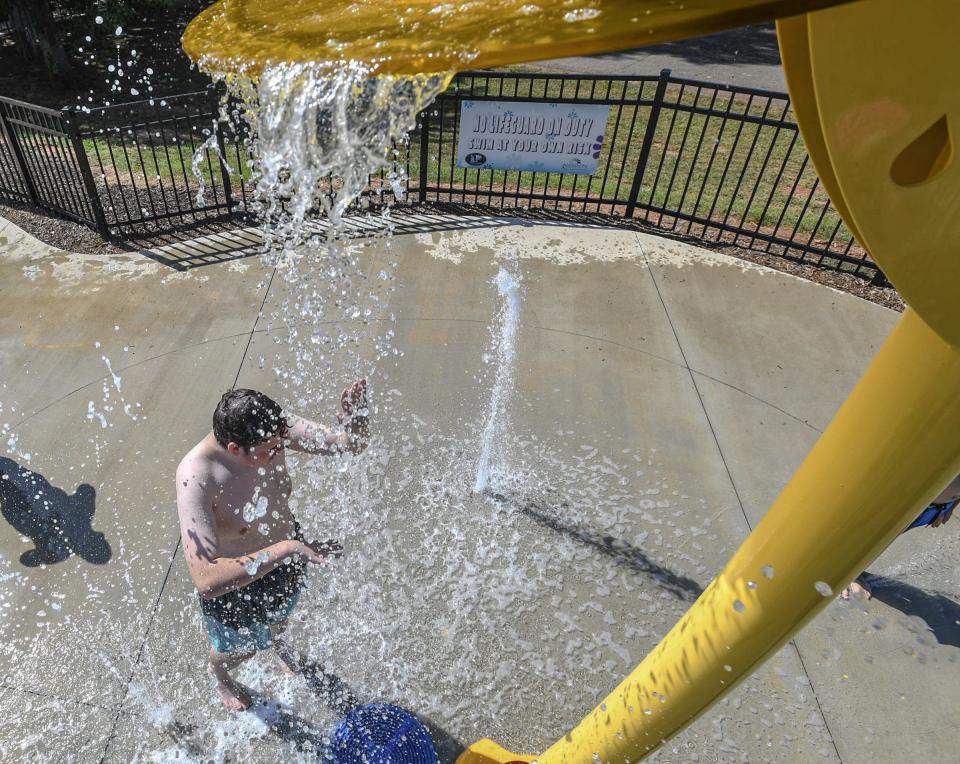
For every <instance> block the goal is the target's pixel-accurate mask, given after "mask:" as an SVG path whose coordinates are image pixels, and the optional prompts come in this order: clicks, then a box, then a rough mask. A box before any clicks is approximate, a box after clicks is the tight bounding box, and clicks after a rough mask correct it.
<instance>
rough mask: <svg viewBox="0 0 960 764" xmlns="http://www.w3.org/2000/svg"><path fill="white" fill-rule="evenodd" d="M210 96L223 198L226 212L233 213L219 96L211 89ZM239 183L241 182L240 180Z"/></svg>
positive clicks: (231, 189)
mask: <svg viewBox="0 0 960 764" xmlns="http://www.w3.org/2000/svg"><path fill="white" fill-rule="evenodd" d="M210 95H211V97H212V98H213V125H214V130H215V131H216V136H217V154H219V159H220V179H221V180H222V181H223V196H224V199H226V201H227V211H228V212H233V186H232V185H231V184H230V172H229V171H228V170H227V146H226V144H225V143H224V141H223V126H222V125H221V124H220V96H219V95H218V94H217V91H216V90H214V89H213V88H210ZM241 178H242V171H241ZM240 182H241V183H242V182H243V181H242V179H241V181H240Z"/></svg>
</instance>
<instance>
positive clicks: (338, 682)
mask: <svg viewBox="0 0 960 764" xmlns="http://www.w3.org/2000/svg"><path fill="white" fill-rule="evenodd" d="M303 675H304V678H305V679H306V681H307V685H308V686H309V687H310V690H311V691H312V692H313V694H314V695H316V696H317V698H318V699H319V700H320V701H321V702H322V703H324V704H325V705H326V706H327V707H328V708H329V709H330V710H332V711H334V712H336V713H338V714H340V716H346V715H347V714H348V713H350V711H352V710H353V709H354V708H356V707H357V706H359V705H361V704H362V703H366V702H373V701H360V700H358V699H357V696H356V695H355V694H354V693H353V690H351V689H350V688H349V687H348V686H347V685H346V683H344V681H343V680H342V679H340V677H338V676H337V675H336V674H333V673H332V672H330V671H327V670H326V669H325V668H324V667H323V666H321V665H320V664H318V663H308V664H307V665H306V667H305V668H304V671H303ZM381 700H382V699H378V702H380V701H381ZM407 710H408V711H410V709H407ZM410 713H413V714H414V716H416V717H417V719H419V720H420V722H421V723H422V724H423V726H424V727H426V728H427V729H428V730H429V731H430V736H431V737H432V738H433V743H434V747H435V748H436V750H437V756H438V757H439V759H440V761H441V762H442V763H444V764H445V763H446V762H450V763H451V764H452V763H453V762H455V761H456V759H457V757H458V756H459V755H460V754H461V753H463V751H464V750H465V747H464V745H463V744H462V743H461V742H460V741H459V740H457V739H456V738H455V737H453V736H452V735H450V734H449V733H448V732H447V731H446V730H445V729H444V728H443V727H441V726H440V725H439V724H437V723H436V722H435V721H433V720H432V719H430V718H428V717H426V716H423V715H421V714H417V713H414V712H413V711H410ZM285 729H286V727H283V728H280V729H278V730H276V731H277V733H278V734H283V732H284V730H285ZM291 739H292V740H293V742H295V743H296V742H297V741H296V739H295V738H291Z"/></svg>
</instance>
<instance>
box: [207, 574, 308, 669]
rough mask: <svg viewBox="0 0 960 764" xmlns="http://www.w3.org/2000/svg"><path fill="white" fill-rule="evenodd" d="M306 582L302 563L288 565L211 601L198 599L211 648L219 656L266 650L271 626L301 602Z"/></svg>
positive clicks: (269, 640) (271, 640)
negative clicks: (221, 654) (220, 654)
mask: <svg viewBox="0 0 960 764" xmlns="http://www.w3.org/2000/svg"><path fill="white" fill-rule="evenodd" d="M305 582H306V569H305V565H304V563H302V562H301V561H299V560H297V561H288V562H287V563H285V564H282V565H279V566H277V567H276V568H274V569H273V570H272V571H270V572H269V573H267V575H265V576H263V577H262V578H258V579H257V580H256V581H254V582H252V583H250V584H247V585H246V586H244V587H243V588H241V589H236V590H234V591H232V592H228V593H227V594H224V595H221V596H220V597H215V598H213V599H203V598H202V597H201V598H200V610H201V611H202V612H203V621H204V625H205V626H206V628H207V636H208V637H209V638H210V644H211V645H213V649H214V650H216V651H217V652H218V653H232V652H238V651H243V652H247V651H249V650H266V649H267V648H269V647H270V646H271V645H272V643H273V636H272V634H271V632H270V626H271V625H272V624H277V623H281V622H282V621H285V620H287V618H289V616H290V613H292V612H293V609H294V608H295V607H296V606H297V603H298V602H299V601H300V593H301V592H302V590H303V587H304V585H305Z"/></svg>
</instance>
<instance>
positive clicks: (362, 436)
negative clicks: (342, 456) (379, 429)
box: [337, 379, 370, 453]
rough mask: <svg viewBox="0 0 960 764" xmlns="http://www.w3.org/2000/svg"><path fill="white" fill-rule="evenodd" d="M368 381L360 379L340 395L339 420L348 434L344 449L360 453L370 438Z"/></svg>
mask: <svg viewBox="0 0 960 764" xmlns="http://www.w3.org/2000/svg"><path fill="white" fill-rule="evenodd" d="M367 405H368V404H367V380H365V379H358V380H357V381H356V382H354V383H353V384H352V385H350V386H349V387H347V388H344V390H343V392H342V393H341V394H340V408H341V409H342V411H341V412H340V413H338V414H337V419H338V420H339V422H340V424H342V425H343V429H344V432H345V433H346V434H347V442H346V443H345V444H344V446H343V447H344V448H346V449H347V450H348V451H352V452H353V453H359V452H360V451H363V449H364V448H365V445H366V442H367V440H368V438H369V437H370V417H369V416H368V408H367Z"/></svg>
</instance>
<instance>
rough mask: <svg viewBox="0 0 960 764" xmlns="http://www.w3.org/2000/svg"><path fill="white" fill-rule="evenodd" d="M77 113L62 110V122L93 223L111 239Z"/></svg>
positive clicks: (105, 236) (70, 110)
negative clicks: (81, 134) (91, 212)
mask: <svg viewBox="0 0 960 764" xmlns="http://www.w3.org/2000/svg"><path fill="white" fill-rule="evenodd" d="M75 115H76V112H75V111H74V109H73V107H72V106H68V107H67V108H65V109H61V110H60V121H61V122H62V123H63V126H64V128H66V132H67V137H68V138H69V139H70V145H71V146H72V147H73V155H74V158H75V159H76V160H77V167H78V168H79V169H80V179H81V180H82V181H83V187H84V189H85V190H86V192H87V199H88V201H89V202H90V209H91V210H93V223H94V225H95V226H96V228H97V233H99V234H100V235H101V236H102V237H103V238H105V239H109V238H110V229H109V228H108V227H107V218H106V217H105V216H104V214H103V205H102V204H101V203H100V194H99V193H97V185H96V183H94V182H93V173H92V172H91V170H90V161H89V160H88V159H87V151H86V149H85V148H84V147H83V141H82V140H80V129H79V128H78V127H77V122H76V119H75V118H74V117H75Z"/></svg>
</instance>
